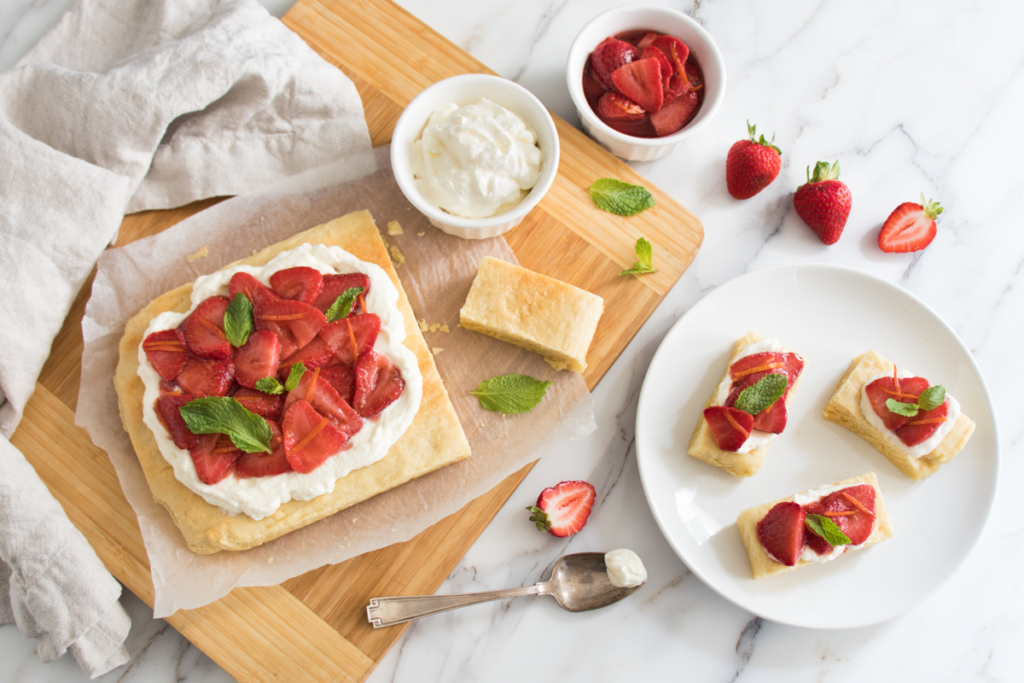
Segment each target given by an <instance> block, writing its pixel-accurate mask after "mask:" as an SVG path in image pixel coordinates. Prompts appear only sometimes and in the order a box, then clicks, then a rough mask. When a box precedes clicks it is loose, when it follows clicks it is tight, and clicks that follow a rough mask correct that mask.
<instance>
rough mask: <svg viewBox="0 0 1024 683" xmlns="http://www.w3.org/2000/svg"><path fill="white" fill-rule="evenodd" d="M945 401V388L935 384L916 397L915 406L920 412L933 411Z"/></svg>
mask: <svg viewBox="0 0 1024 683" xmlns="http://www.w3.org/2000/svg"><path fill="white" fill-rule="evenodd" d="M945 400H946V387H944V386H942V385H941V384H936V385H935V386H933V387H928V388H927V389H925V390H924V392H923V393H922V394H921V395H920V396H918V397H917V406H918V407H919V408H920V409H921V410H935V409H936V408H938V407H939V406H941V405H942V403H943V402H944V401H945Z"/></svg>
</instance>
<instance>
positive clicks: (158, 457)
mask: <svg viewBox="0 0 1024 683" xmlns="http://www.w3.org/2000/svg"><path fill="white" fill-rule="evenodd" d="M306 243H310V244H314V245H315V244H323V245H328V246H339V247H341V248H343V249H345V250H346V251H348V252H350V253H351V254H352V255H354V256H355V257H356V258H358V259H360V260H362V261H366V262H369V263H373V264H376V265H377V266H380V267H381V268H382V269H383V270H384V272H385V273H386V274H387V276H388V278H389V279H390V280H391V282H392V283H393V284H394V285H395V287H396V288H397V290H398V294H399V300H398V310H399V311H400V312H401V314H402V318H403V322H404V327H405V331H406V337H405V340H404V342H403V345H404V346H405V347H406V348H407V349H409V350H410V351H412V352H413V353H414V354H415V357H416V362H417V364H418V367H419V370H420V373H421V375H422V379H423V391H422V399H421V402H420V406H419V409H418V411H417V412H416V414H415V417H414V418H413V420H412V423H411V425H410V426H409V427H408V429H407V430H406V431H405V432H404V433H403V434H402V436H401V437H399V438H398V440H397V441H396V442H395V443H394V444H393V445H392V446H391V448H390V449H389V450H388V452H387V455H386V456H385V457H384V458H383V459H381V460H378V461H377V462H375V463H373V464H371V465H368V466H366V467H363V468H361V469H356V470H354V471H352V472H350V473H349V474H348V475H346V476H344V477H341V478H340V479H338V480H337V481H336V484H335V487H334V490H333V491H332V492H330V493H326V494H324V495H321V496H318V497H316V498H313V499H311V500H307V501H301V500H290V501H288V502H286V503H284V504H282V505H281V506H280V507H279V508H278V509H277V510H276V511H275V512H273V513H272V514H270V515H269V516H267V517H264V518H263V519H259V520H255V519H253V518H251V517H249V516H246V515H244V514H235V515H231V514H227V513H226V512H224V511H223V510H221V509H220V508H219V507H217V506H215V505H211V504H210V503H207V502H206V501H205V500H203V499H202V498H201V497H200V496H199V495H197V494H196V493H193V492H192V491H191V490H190V489H188V488H186V487H185V486H184V485H183V484H181V483H180V482H179V481H178V480H177V479H176V478H175V475H174V470H173V468H172V466H171V465H170V464H169V463H168V462H167V460H165V459H164V457H163V455H162V454H161V452H160V450H159V448H158V446H157V443H156V440H155V438H154V436H153V433H152V432H151V431H150V429H149V428H148V427H147V426H146V425H145V423H144V422H143V394H144V391H145V388H144V384H143V381H142V380H141V379H140V377H139V374H138V371H139V345H140V344H141V343H142V340H143V336H144V334H145V331H146V329H147V327H148V326H149V324H150V321H152V319H153V318H155V317H156V316H157V315H159V314H161V313H164V312H167V311H175V312H185V311H188V310H189V309H190V307H191V301H190V297H191V292H192V285H191V284H188V285H183V286H182V287H179V288H178V289H175V290H173V291H170V292H167V293H166V294H164V295H162V296H160V297H158V298H157V299H155V300H153V301H152V302H151V303H150V304H149V305H148V306H146V307H145V308H144V309H143V310H142V311H140V312H139V314H138V315H136V316H135V317H134V318H132V319H131V320H130V321H129V322H128V324H127V326H126V327H125V333H124V336H123V337H122V339H121V342H120V346H119V351H120V360H119V362H118V366H117V372H116V375H115V378H114V385H115V387H116V389H117V394H118V399H119V405H120V411H121V420H122V422H123V423H124V427H125V430H126V431H127V432H128V434H129V436H130V437H131V440H132V445H133V446H134V448H135V451H136V453H137V454H138V457H139V462H140V463H141V465H142V469H143V472H144V473H145V475H146V480H147V482H148V483H149V486H150V489H151V490H152V492H153V497H154V498H155V499H156V501H157V502H158V503H160V504H161V505H163V506H164V507H165V508H166V509H167V511H168V512H169V513H170V515H171V517H172V519H173V520H174V522H175V524H176V525H177V526H178V528H179V529H180V530H181V533H182V534H183V536H184V537H185V540H186V541H187V543H188V545H189V547H190V548H191V549H192V550H193V551H195V552H196V553H200V554H208V553H215V552H218V551H220V550H245V549H248V548H252V547H254V546H257V545H260V544H262V543H266V542H267V541H270V540H273V539H275V538H278V537H279V536H281V535H283V534H286V533H288V532H289V531H293V530H295V529H298V528H301V527H303V526H306V525H308V524H311V523H313V522H315V521H317V520H320V519H323V518H325V517H327V516H329V515H332V514H334V513H336V512H338V511H339V510H343V509H345V508H347V507H349V506H351V505H354V504H356V503H358V502H360V501H363V500H366V499H367V498H370V497H372V496H375V495H377V494H379V493H382V492H384V491H387V490H389V489H392V488H394V487H396V486H398V485H400V484H403V483H405V482H407V481H410V480H412V479H415V478H416V477H420V476H423V475H425V474H427V473H429V472H432V471H434V470H436V469H439V468H441V467H444V466H446V465H449V464H451V463H454V462H457V461H459V460H462V459H463V458H466V457H468V456H469V455H470V448H469V443H468V441H467V440H466V436H465V434H464V433H463V431H462V427H461V425H460V424H459V420H458V417H457V416H456V414H455V410H454V407H453V406H452V404H451V401H450V399H449V398H448V394H447V392H446V391H445V389H444V386H443V384H442V382H441V378H440V376H439V375H438V373H437V368H436V367H435V365H434V361H433V356H432V355H431V353H430V352H429V350H428V349H427V345H426V343H425V342H424V339H423V335H422V334H421V333H420V330H419V326H418V325H417V323H416V319H415V317H414V315H413V312H412V309H411V307H410V305H409V301H408V298H407V297H406V294H405V292H404V291H403V290H402V286H401V284H400V282H399V279H398V275H397V274H396V272H395V270H394V267H393V266H392V264H391V260H390V258H389V257H388V254H387V251H386V249H385V246H384V243H383V240H382V239H381V237H380V234H379V233H378V232H377V227H376V225H375V224H374V222H373V218H372V217H371V216H370V214H369V212H367V211H361V212H357V213H352V214H349V215H347V216H343V217H341V218H338V219H336V220H333V221H331V222H330V223H327V224H325V225H321V226H318V227H316V228H313V229H311V230H308V231H306V232H303V233H300V234H298V235H295V236H293V237H291V238H289V239H287V240H284V241H282V242H279V243H277V244H275V245H272V246H270V247H268V248H266V249H264V250H262V251H260V252H259V253H257V254H255V255H253V256H251V257H249V258H247V259H244V260H242V261H238V262H236V263H233V264H231V266H236V265H253V266H257V265H262V264H264V263H267V262H268V261H270V260H271V259H272V258H273V257H274V256H276V255H277V254H279V253H281V252H283V251H286V250H289V249H293V248H295V247H298V246H299V245H302V244H306ZM231 266H227V267H231Z"/></svg>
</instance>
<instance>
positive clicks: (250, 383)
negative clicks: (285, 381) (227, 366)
mask: <svg viewBox="0 0 1024 683" xmlns="http://www.w3.org/2000/svg"><path fill="white" fill-rule="evenodd" d="M234 361H235V378H236V379H237V380H238V383H239V384H241V385H242V386H243V387H249V388H250V389H255V388H256V382H258V381H259V380H260V379H262V378H264V377H273V376H274V375H276V374H277V366H278V364H279V363H280V362H281V342H280V341H279V340H278V338H277V335H276V334H274V333H273V332H271V331H270V330H255V331H254V332H252V333H251V334H250V335H249V340H248V341H246V342H245V344H244V345H242V346H241V347H239V348H237V349H235V351H234Z"/></svg>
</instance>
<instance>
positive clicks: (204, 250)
mask: <svg viewBox="0 0 1024 683" xmlns="http://www.w3.org/2000/svg"><path fill="white" fill-rule="evenodd" d="M209 255H210V249H209V245H206V244H204V245H203V246H202V247H201V248H200V249H199V251H197V252H196V253H194V254H189V255H188V256H186V257H185V260H186V261H187V262H189V263H192V262H193V261H198V260H199V259H201V258H206V257H207V256H209Z"/></svg>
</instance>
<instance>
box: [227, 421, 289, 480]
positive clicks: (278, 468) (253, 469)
mask: <svg viewBox="0 0 1024 683" xmlns="http://www.w3.org/2000/svg"><path fill="white" fill-rule="evenodd" d="M267 424H268V425H270V431H271V432H273V436H272V437H271V438H270V448H271V450H272V451H273V453H265V452H260V453H242V454H241V455H240V456H238V459H237V460H235V464H234V468H235V476H237V477H239V478H240V479H249V478H251V477H269V476H271V475H274V474H284V473H285V472H291V471H292V466H291V463H289V462H288V455H287V454H286V453H285V450H284V434H282V433H281V428H280V427H279V426H278V424H277V422H275V421H274V420H267Z"/></svg>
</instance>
